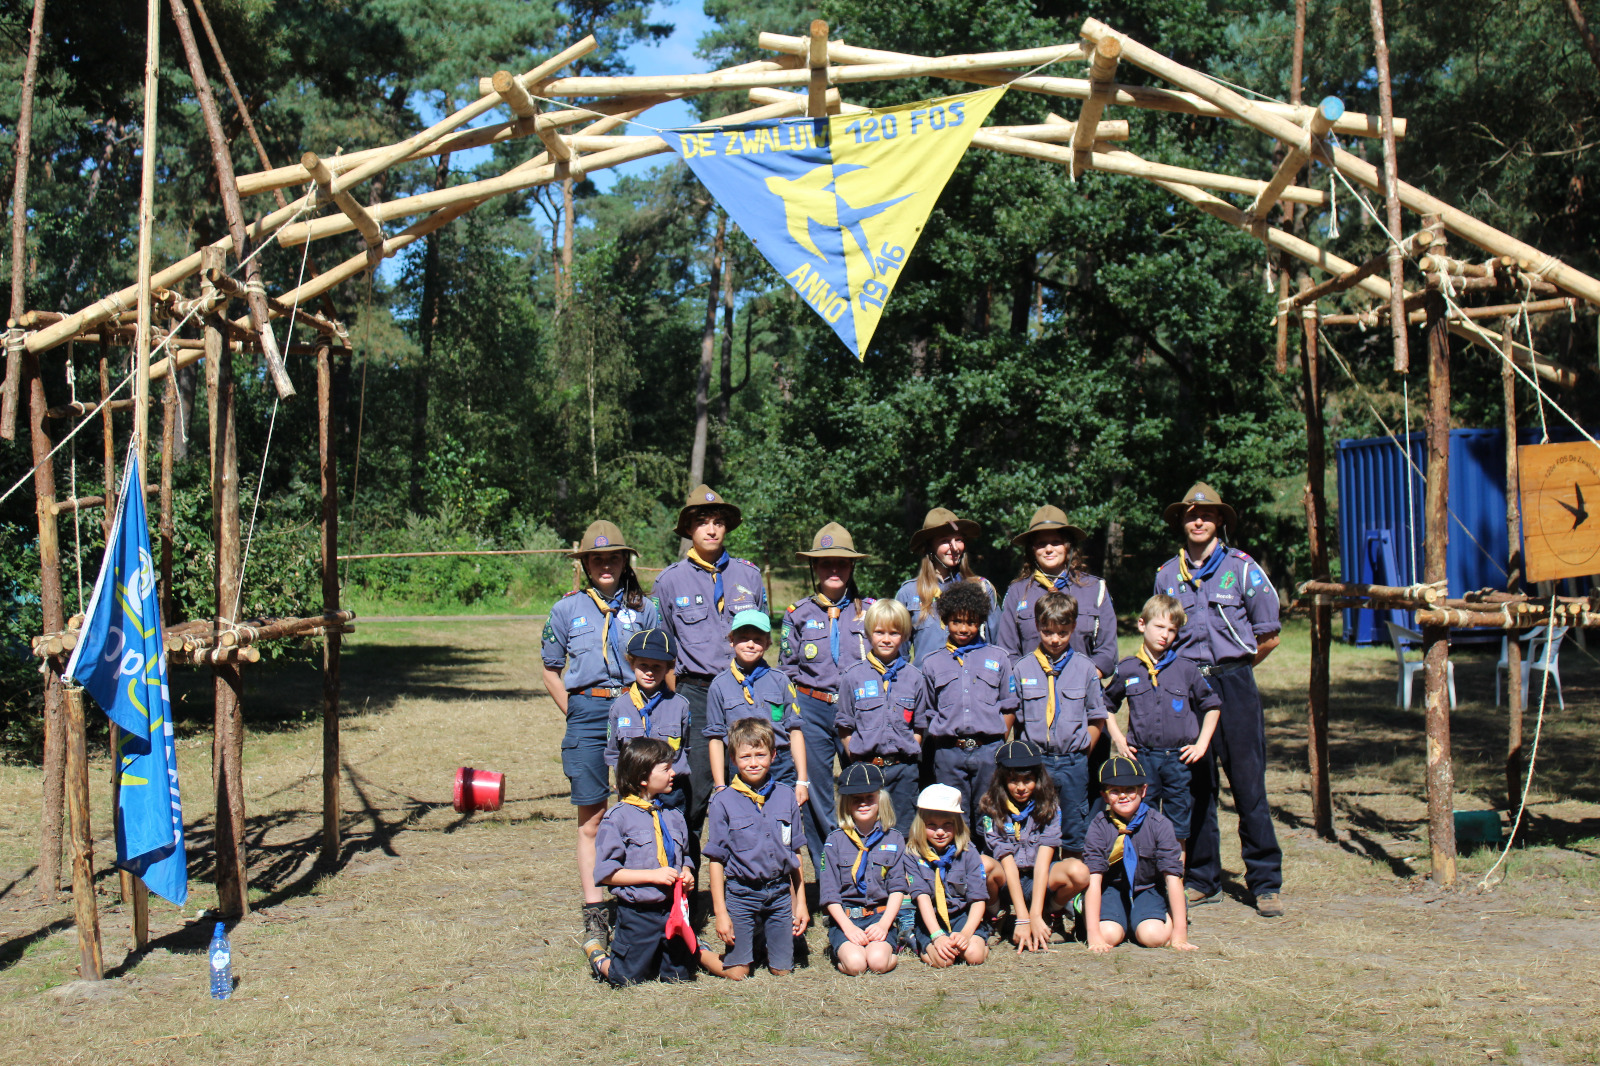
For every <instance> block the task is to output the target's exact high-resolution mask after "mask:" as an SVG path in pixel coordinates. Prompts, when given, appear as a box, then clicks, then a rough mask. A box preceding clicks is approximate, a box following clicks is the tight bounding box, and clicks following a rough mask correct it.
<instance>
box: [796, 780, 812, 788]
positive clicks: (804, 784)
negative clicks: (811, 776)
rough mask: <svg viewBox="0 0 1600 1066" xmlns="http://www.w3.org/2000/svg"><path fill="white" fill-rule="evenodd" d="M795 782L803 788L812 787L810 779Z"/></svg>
mask: <svg viewBox="0 0 1600 1066" xmlns="http://www.w3.org/2000/svg"><path fill="white" fill-rule="evenodd" d="M795 784H797V785H799V786H800V787H801V788H810V787H811V782H810V781H796V782H795Z"/></svg>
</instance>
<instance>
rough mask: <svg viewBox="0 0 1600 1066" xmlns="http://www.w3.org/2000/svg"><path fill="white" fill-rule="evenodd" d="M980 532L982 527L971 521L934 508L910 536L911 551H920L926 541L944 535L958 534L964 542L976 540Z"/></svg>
mask: <svg viewBox="0 0 1600 1066" xmlns="http://www.w3.org/2000/svg"><path fill="white" fill-rule="evenodd" d="M982 531H983V527H982V526H980V525H978V523H976V522H974V521H972V520H971V519H968V518H957V517H956V513H955V512H954V511H952V510H950V509H949V508H946V507H935V508H934V509H933V510H931V511H929V512H928V517H926V518H924V519H923V520H922V528H921V529H919V530H917V531H916V532H915V533H913V534H911V550H912V551H914V552H917V551H921V550H922V548H923V545H925V544H927V543H928V541H930V540H932V539H934V538H935V537H939V536H943V535H944V534H946V533H960V534H961V536H962V538H963V539H965V540H977V539H978V534H979V533H981V532H982Z"/></svg>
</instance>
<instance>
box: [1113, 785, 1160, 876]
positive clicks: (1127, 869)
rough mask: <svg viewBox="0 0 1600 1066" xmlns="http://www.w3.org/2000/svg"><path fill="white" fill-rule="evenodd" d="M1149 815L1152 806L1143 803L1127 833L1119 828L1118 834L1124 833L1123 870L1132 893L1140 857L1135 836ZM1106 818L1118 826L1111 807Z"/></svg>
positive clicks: (1130, 822)
mask: <svg viewBox="0 0 1600 1066" xmlns="http://www.w3.org/2000/svg"><path fill="white" fill-rule="evenodd" d="M1149 813H1150V805H1149V804H1148V803H1144V802H1142V801H1141V802H1140V804H1139V810H1138V811H1137V812H1135V814H1134V816H1133V819H1132V820H1131V821H1129V822H1128V828H1127V832H1125V833H1123V831H1122V827H1121V826H1118V827H1117V832H1119V833H1123V835H1122V870H1123V872H1124V873H1126V874H1127V875H1128V891H1130V892H1132V891H1133V875H1134V873H1135V871H1137V870H1138V869H1139V855H1138V853H1137V852H1136V851H1135V850H1134V847H1133V834H1135V833H1137V832H1138V831H1139V827H1140V826H1141V825H1143V824H1144V816H1145V815H1147V814H1149ZM1106 816H1107V817H1109V818H1110V819H1111V824H1112V825H1116V824H1117V819H1116V816H1115V815H1113V814H1112V813H1111V808H1110V807H1107V808H1106Z"/></svg>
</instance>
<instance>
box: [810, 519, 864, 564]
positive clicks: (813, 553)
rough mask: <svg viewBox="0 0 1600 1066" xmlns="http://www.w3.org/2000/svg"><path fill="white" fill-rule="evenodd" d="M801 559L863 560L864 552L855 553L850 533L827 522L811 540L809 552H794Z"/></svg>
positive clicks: (854, 543)
mask: <svg viewBox="0 0 1600 1066" xmlns="http://www.w3.org/2000/svg"><path fill="white" fill-rule="evenodd" d="M795 555H797V556H799V557H800V558H802V559H865V558H866V557H867V555H866V553H865V552H858V551H856V542H855V541H853V540H851V539H850V531H849V530H848V529H846V528H844V527H843V526H841V525H840V524H839V523H837V522H829V523H828V524H827V525H825V526H823V527H822V528H821V529H819V530H817V532H816V534H815V535H814V536H813V537H812V538H811V550H810V551H808V552H795Z"/></svg>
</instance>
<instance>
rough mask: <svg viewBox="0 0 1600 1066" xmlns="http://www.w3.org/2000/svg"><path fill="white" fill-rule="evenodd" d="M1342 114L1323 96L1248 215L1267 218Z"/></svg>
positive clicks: (1336, 102)
mask: <svg viewBox="0 0 1600 1066" xmlns="http://www.w3.org/2000/svg"><path fill="white" fill-rule="evenodd" d="M1113 39H1114V38H1111V37H1102V38H1101V41H1110V40H1113ZM1342 114H1344V103H1343V102H1342V101H1341V100H1340V99H1339V98H1338V97H1337V96H1325V97H1323V98H1322V102H1321V103H1320V104H1318V105H1317V106H1316V110H1314V111H1312V112H1311V118H1310V119H1308V120H1307V121H1306V124H1305V136H1304V137H1303V138H1301V139H1300V140H1299V141H1296V142H1295V143H1293V144H1287V145H1285V146H1284V153H1283V161H1282V162H1280V163H1279V164H1278V169H1277V170H1276V171H1274V172H1273V174H1272V180H1271V181H1269V182H1267V187H1266V188H1265V189H1262V190H1261V192H1260V193H1259V194H1257V196H1256V198H1255V201H1254V202H1253V203H1251V205H1250V207H1249V209H1248V210H1247V211H1246V212H1245V213H1246V214H1247V215H1249V216H1250V217H1251V218H1266V217H1267V213H1268V212H1270V211H1271V210H1272V205H1273V204H1276V203H1277V202H1278V197H1279V196H1281V195H1282V194H1283V190H1284V189H1285V188H1287V187H1288V186H1289V185H1290V184H1292V183H1293V182H1294V179H1295V178H1296V177H1298V176H1299V174H1300V171H1302V170H1304V169H1305V166H1306V164H1307V163H1309V162H1310V161H1311V159H1312V158H1313V156H1316V155H1324V156H1325V155H1326V153H1324V152H1321V151H1319V149H1320V148H1321V146H1322V141H1323V138H1324V137H1326V136H1327V135H1328V131H1329V130H1331V129H1333V124H1334V123H1335V122H1337V121H1338V120H1339V116H1340V115H1342Z"/></svg>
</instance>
